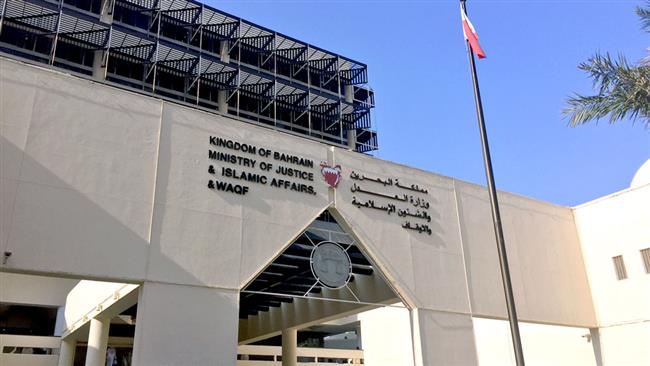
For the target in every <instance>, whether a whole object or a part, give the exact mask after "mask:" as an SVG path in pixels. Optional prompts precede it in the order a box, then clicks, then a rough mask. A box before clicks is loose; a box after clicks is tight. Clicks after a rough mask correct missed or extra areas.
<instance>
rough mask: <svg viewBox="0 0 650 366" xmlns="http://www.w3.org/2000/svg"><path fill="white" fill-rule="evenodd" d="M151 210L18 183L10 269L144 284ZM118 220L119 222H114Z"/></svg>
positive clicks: (8, 246) (42, 186)
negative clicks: (146, 230)
mask: <svg viewBox="0 0 650 366" xmlns="http://www.w3.org/2000/svg"><path fill="white" fill-rule="evenodd" d="M149 215H150V208H149V207H146V206H144V205H142V204H140V203H137V202H131V201H121V200H118V199H115V198H114V197H105V196H97V195H91V194H87V195H83V194H81V193H79V192H77V191H74V190H70V189H65V188H56V187H52V186H48V185H41V184H33V183H20V185H19V187H18V195H17V198H16V208H15V217H14V222H13V226H12V228H11V235H10V237H9V240H8V245H7V248H8V250H10V251H12V252H13V255H12V256H11V258H10V260H9V262H8V265H9V267H10V268H17V269H23V270H25V269H27V270H32V271H41V272H49V273H65V274H71V275H79V276H85V277H90V278H104V279H124V280H140V279H142V278H144V273H145V261H146V253H147V250H148V246H149V244H148V242H147V241H146V240H144V239H143V238H142V236H141V235H142V233H139V232H136V231H134V230H133V229H132V227H136V228H138V227H140V228H142V227H146V226H147V225H148V223H149ZM118 218H119V220H118Z"/></svg>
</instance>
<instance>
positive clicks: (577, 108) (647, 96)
mask: <svg viewBox="0 0 650 366" xmlns="http://www.w3.org/2000/svg"><path fill="white" fill-rule="evenodd" d="M636 13H637V15H638V16H639V18H640V19H641V28H642V29H643V30H644V31H646V32H648V33H650V0H648V1H647V2H646V7H645V8H643V7H637V9H636ZM649 50H650V49H649ZM578 68H579V69H581V70H583V71H585V72H587V74H589V77H590V78H591V79H592V80H593V87H594V89H595V90H596V91H597V92H598V94H596V95H581V94H577V93H576V94H574V95H573V96H571V97H569V98H568V99H567V104H568V107H567V108H566V109H564V110H562V113H564V114H565V115H566V116H567V117H569V126H571V127H575V126H578V125H581V124H584V123H587V122H589V121H596V122H597V121H598V120H600V119H601V118H608V119H609V123H615V122H617V121H621V120H623V119H625V118H626V117H627V118H629V119H631V120H632V121H633V122H634V121H640V122H641V123H643V124H644V125H645V127H646V128H650V57H647V58H645V59H643V60H641V61H640V62H639V63H637V64H630V63H629V62H628V61H627V60H626V59H625V57H623V56H620V55H619V56H618V57H616V58H614V57H612V56H610V54H609V53H605V54H596V55H594V56H592V57H591V58H589V59H588V60H587V61H586V62H583V63H581V64H580V65H578Z"/></svg>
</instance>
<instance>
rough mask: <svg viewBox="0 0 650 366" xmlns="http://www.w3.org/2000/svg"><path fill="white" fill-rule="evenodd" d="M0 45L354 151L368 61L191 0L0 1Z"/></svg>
mask: <svg viewBox="0 0 650 366" xmlns="http://www.w3.org/2000/svg"><path fill="white" fill-rule="evenodd" d="M0 51H1V52H3V53H5V54H10V55H15V56H19V57H21V58H27V59H30V60H34V61H37V62H41V63H47V64H49V65H52V66H54V67H59V68H65V69H67V70H71V71H73V72H76V73H80V74H85V75H88V76H89V77H92V78H94V79H96V80H103V81H107V82H110V83H113V84H118V85H123V86H127V87H129V88H135V89H138V90H140V91H142V92H144V93H147V94H153V95H155V96H157V97H161V98H165V99H171V100H175V101H179V102H182V103H186V104H193V105H196V106H198V107H201V108H203V109H208V110H214V111H219V112H221V113H227V114H230V115H234V116H237V117H239V118H241V119H245V120H247V121H250V122H253V123H256V124H260V125H265V126H269V127H272V128H275V129H278V130H282V131H287V132H291V133H294V134H299V135H303V136H306V137H309V138H312V139H316V140H320V141H323V142H327V143H330V144H334V145H339V146H345V147H348V148H350V149H353V150H355V151H358V152H364V153H365V152H370V151H373V150H376V149H377V134H376V133H375V131H374V130H373V129H372V125H371V109H372V108H373V107H374V93H373V91H372V89H370V88H369V87H368V86H367V82H368V75H367V67H366V65H364V64H362V63H359V62H357V61H354V60H351V59H349V58H346V57H343V56H340V55H337V54H335V53H332V52H329V51H326V50H323V49H320V48H318V47H315V46H312V45H310V44H308V43H305V42H301V41H298V40H296V39H293V38H291V37H288V36H286V35H283V34H280V33H277V32H274V31H272V30H269V29H266V28H264V27H261V26H258V25H256V24H254V23H251V22H249V21H246V20H244V19H241V18H238V17H235V16H232V15H230V14H227V13H225V12H222V11H219V10H216V9H213V8H211V7H209V6H206V5H204V4H201V3H198V2H195V1H188V0H0Z"/></svg>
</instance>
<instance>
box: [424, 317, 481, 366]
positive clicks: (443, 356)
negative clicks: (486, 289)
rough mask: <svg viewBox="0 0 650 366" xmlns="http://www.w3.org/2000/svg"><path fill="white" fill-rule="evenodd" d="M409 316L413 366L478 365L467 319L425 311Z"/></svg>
mask: <svg viewBox="0 0 650 366" xmlns="http://www.w3.org/2000/svg"><path fill="white" fill-rule="evenodd" d="M411 313H412V314H411V321H412V327H413V342H414V352H413V353H414V357H415V365H416V366H472V365H478V360H477V356H476V345H475V342H474V327H473V324H472V317H471V316H470V315H466V314H453V313H443V312H438V311H431V310H426V309H414V310H412V311H411Z"/></svg>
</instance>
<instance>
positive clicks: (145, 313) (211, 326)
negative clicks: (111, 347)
mask: <svg viewBox="0 0 650 366" xmlns="http://www.w3.org/2000/svg"><path fill="white" fill-rule="evenodd" d="M187 299H192V301H187ZM237 301H238V293H237V291H224V290H217V289H209V288H201V287H195V286H177V285H168V284H159V283H151V282H145V283H144V285H143V286H142V288H141V290H140V299H139V301H138V314H137V319H138V323H137V325H136V327H135V340H134V342H135V343H134V346H133V349H134V354H133V365H134V366H177V365H215V366H234V365H235V363H236V358H237V337H236V336H235V335H236V334H237V321H238V320H237V319H238V304H237Z"/></svg>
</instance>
